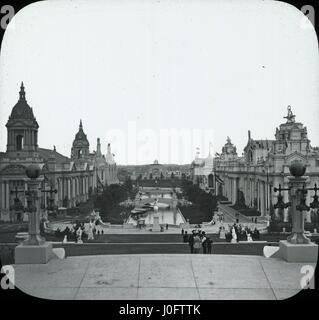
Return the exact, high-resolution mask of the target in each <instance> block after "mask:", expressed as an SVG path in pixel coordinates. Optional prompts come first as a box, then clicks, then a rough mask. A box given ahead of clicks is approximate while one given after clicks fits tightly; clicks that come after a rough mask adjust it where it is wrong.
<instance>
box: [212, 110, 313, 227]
mask: <svg viewBox="0 0 319 320" xmlns="http://www.w3.org/2000/svg"><path fill="white" fill-rule="evenodd" d="M284 118H285V119H286V122H284V123H282V124H280V125H279V128H276V131H275V139H274V140H267V139H264V140H256V139H253V138H252V137H251V132H250V131H248V142H247V145H246V146H245V148H244V152H243V156H242V157H237V156H235V154H234V153H233V154H232V155H231V154H230V153H229V150H230V149H229V143H228V142H227V144H226V145H225V146H224V148H223V152H222V154H221V155H218V157H216V158H215V159H214V166H215V172H216V177H220V179H219V180H220V181H218V179H216V181H217V192H218V193H220V194H223V195H224V196H226V197H227V198H228V199H229V200H230V201H231V202H232V203H233V204H235V203H238V201H239V198H240V199H241V201H243V202H244V204H245V205H246V206H248V207H250V208H255V209H257V210H258V211H259V212H261V215H262V216H268V215H270V214H271V215H273V214H274V216H275V217H277V218H278V219H282V220H284V221H288V219H289V210H290V209H284V210H283V212H279V209H274V207H273V206H274V204H275V203H277V195H278V194H277V193H275V192H274V191H273V188H274V187H278V186H279V184H280V185H281V187H282V188H288V182H289V180H288V176H290V172H289V166H290V164H291V163H292V162H294V161H296V160H299V161H302V162H303V163H305V164H306V167H307V170H306V173H305V175H306V176H309V184H308V187H310V188H313V187H314V184H315V183H317V184H318V181H319V149H318V148H317V147H311V145H310V140H309V139H308V134H307V127H305V126H304V125H303V124H302V123H300V122H296V120H295V118H296V116H295V115H294V114H293V113H292V110H291V107H290V106H288V113H287V116H285V117H284ZM283 196H284V202H288V197H289V196H288V191H283ZM313 196H314V191H309V192H308V193H307V203H310V202H311V201H312V199H313V198H312V197H313ZM312 211H313V210H311V211H309V212H308V213H307V214H306V217H307V221H308V222H310V221H311V216H314V214H315V213H314V212H312Z"/></svg>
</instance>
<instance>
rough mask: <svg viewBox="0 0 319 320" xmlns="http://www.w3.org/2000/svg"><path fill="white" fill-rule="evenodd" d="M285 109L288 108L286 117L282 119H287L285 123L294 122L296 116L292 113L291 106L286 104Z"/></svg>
mask: <svg viewBox="0 0 319 320" xmlns="http://www.w3.org/2000/svg"><path fill="white" fill-rule="evenodd" d="M287 110H288V114H287V116H286V117H284V119H287V123H294V122H295V117H296V116H295V115H294V114H293V113H292V111H291V106H288V108H287Z"/></svg>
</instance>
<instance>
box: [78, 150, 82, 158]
mask: <svg viewBox="0 0 319 320" xmlns="http://www.w3.org/2000/svg"><path fill="white" fill-rule="evenodd" d="M81 156H82V149H80V150H79V151H78V159H80V158H81Z"/></svg>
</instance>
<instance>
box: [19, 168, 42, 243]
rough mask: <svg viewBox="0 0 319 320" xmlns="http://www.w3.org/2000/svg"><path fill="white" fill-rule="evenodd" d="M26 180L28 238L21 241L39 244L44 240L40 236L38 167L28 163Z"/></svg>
mask: <svg viewBox="0 0 319 320" xmlns="http://www.w3.org/2000/svg"><path fill="white" fill-rule="evenodd" d="M26 175H27V177H28V178H30V181H28V191H27V192H26V195H27V204H28V205H27V212H28V213H29V238H28V239H27V240H25V241H24V242H23V244H24V245H41V244H43V243H44V242H45V240H44V239H42V238H41V236H40V212H39V210H40V205H39V182H38V181H37V178H38V177H39V176H40V167H39V166H37V165H30V166H29V167H28V168H27V169H26Z"/></svg>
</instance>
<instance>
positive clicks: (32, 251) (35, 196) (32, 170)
mask: <svg viewBox="0 0 319 320" xmlns="http://www.w3.org/2000/svg"><path fill="white" fill-rule="evenodd" d="M40 173H41V169H40V167H39V166H38V165H36V164H32V165H30V166H28V167H27V169H26V175H27V177H28V178H30V180H29V181H28V191H27V192H26V195H27V203H28V206H27V211H28V213H29V232H28V233H29V237H28V239H27V240H25V241H23V242H22V243H21V244H19V245H18V246H16V248H15V263H16V264H43V263H47V262H48V261H49V260H50V258H51V257H52V256H53V251H52V244H51V243H48V242H46V241H45V239H43V238H42V237H41V236H40V203H39V195H40V188H39V184H40V183H39V180H38V177H39V176H40Z"/></svg>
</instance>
